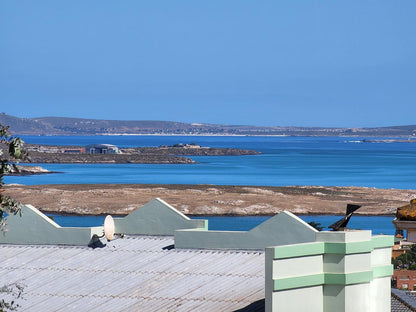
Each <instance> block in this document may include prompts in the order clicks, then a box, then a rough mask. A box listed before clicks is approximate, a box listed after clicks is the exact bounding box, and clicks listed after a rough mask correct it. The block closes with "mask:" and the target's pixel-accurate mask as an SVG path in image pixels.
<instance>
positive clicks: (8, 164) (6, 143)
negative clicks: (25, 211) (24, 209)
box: [0, 124, 28, 230]
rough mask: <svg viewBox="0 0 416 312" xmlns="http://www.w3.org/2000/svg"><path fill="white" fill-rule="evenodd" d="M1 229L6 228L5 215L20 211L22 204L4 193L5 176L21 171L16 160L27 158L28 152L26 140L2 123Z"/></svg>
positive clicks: (0, 149) (0, 137)
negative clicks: (25, 144)
mask: <svg viewBox="0 0 416 312" xmlns="http://www.w3.org/2000/svg"><path fill="white" fill-rule="evenodd" d="M0 144H1V148H0V229H1V230H4V226H5V215H7V214H10V213H13V214H17V213H18V212H19V211H20V204H19V203H18V202H16V201H15V200H13V199H12V198H10V197H8V196H5V195H3V190H2V188H3V185H4V182H3V176H4V174H5V173H8V172H11V171H14V172H19V169H18V167H17V166H16V162H17V161H19V160H24V159H27V157H28V155H27V152H26V151H25V150H24V149H23V144H24V142H23V141H22V139H20V138H19V137H14V136H12V135H11V134H10V132H9V127H6V126H3V125H1V124H0Z"/></svg>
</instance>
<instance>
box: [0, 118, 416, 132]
mask: <svg viewBox="0 0 416 312" xmlns="http://www.w3.org/2000/svg"><path fill="white" fill-rule="evenodd" d="M0 124H2V125H8V126H10V131H11V132H12V133H13V134H16V135H103V134H104V135H105V134H161V135H163V134H176V135H192V134H193V135H197V134H213V135H288V136H376V137H409V136H416V125H409V126H393V127H380V128H323V127H322V128H320V127H257V126H244V125H216V124H199V123H198V124H197V123H192V124H190V123H183V122H174V121H151V120H136V121H134V120H101V119H83V118H67V117H40V118H19V117H15V116H10V115H7V114H5V113H0Z"/></svg>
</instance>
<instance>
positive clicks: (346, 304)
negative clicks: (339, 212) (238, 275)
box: [265, 231, 394, 312]
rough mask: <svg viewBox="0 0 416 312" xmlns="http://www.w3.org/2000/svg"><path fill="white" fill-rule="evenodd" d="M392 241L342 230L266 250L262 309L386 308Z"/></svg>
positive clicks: (374, 311) (362, 311) (368, 311)
mask: <svg viewBox="0 0 416 312" xmlns="http://www.w3.org/2000/svg"><path fill="white" fill-rule="evenodd" d="M393 243H394V237H393V236H384V235H377V236H371V231H345V232H344V231H343V232H319V233H316V242H314V243H305V244H294V245H285V246H278V247H271V248H266V267H265V269H266V281H265V286H266V311H275V312H286V311H316V312H332V311H348V312H387V311H390V276H391V274H392V272H393V268H392V265H391V260H390V256H389V255H391V246H393ZM296 298H302V300H296Z"/></svg>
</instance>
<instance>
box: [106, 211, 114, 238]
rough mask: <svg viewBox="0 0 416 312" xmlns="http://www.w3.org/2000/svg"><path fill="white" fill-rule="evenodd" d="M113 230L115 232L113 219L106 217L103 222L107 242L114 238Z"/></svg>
mask: <svg viewBox="0 0 416 312" xmlns="http://www.w3.org/2000/svg"><path fill="white" fill-rule="evenodd" d="M114 230H115V226H114V219H113V217H112V216H110V215H108V216H106V217H105V220H104V235H105V238H107V240H108V241H110V240H112V239H113V238H114Z"/></svg>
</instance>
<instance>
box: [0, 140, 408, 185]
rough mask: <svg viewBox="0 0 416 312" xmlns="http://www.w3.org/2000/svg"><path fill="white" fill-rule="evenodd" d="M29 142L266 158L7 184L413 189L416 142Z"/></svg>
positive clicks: (86, 170)
mask: <svg viewBox="0 0 416 312" xmlns="http://www.w3.org/2000/svg"><path fill="white" fill-rule="evenodd" d="M23 139H24V140H25V141H26V142H28V143H34V144H57V145H87V144H91V143H109V144H115V145H118V146H119V147H128V146H159V145H164V144H166V145H172V144H175V143H192V142H194V143H196V144H199V145H202V146H210V147H235V148H245V149H253V150H257V151H260V152H262V154H261V155H251V156H215V157H211V156H205V157H204V156H199V157H191V158H192V159H194V160H195V161H196V162H197V163H196V164H188V165H171V164H165V165H148V164H40V165H41V166H43V167H45V168H47V169H49V170H51V171H55V172H59V173H56V174H48V175H36V176H24V177H6V178H5V182H6V183H20V184H26V185H33V184H61V183H70V184H77V183H155V184H159V183H160V184H217V185H269V186H286V185H323V186H365V187H377V188H397V189H414V188H415V180H414V177H415V176H416V144H415V143H363V142H362V139H364V138H345V137H342V138H339V137H329V138H328V137H237V136H232V137H222V136H83V137H76V136H71V137H23Z"/></svg>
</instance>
